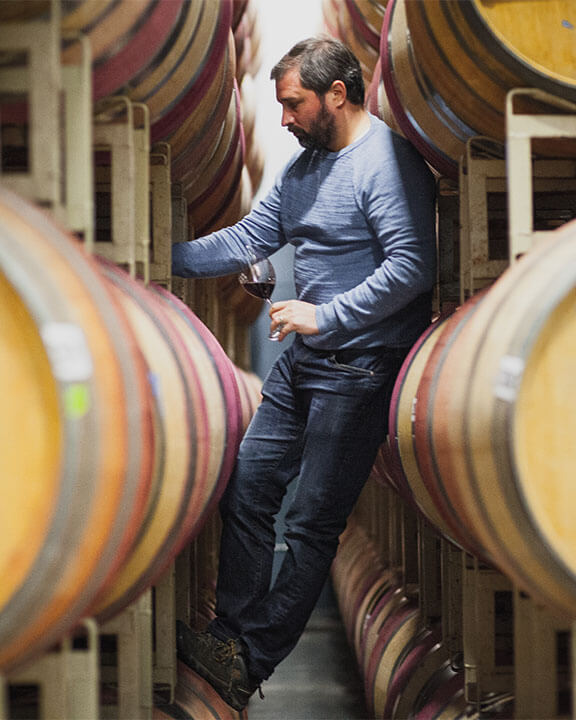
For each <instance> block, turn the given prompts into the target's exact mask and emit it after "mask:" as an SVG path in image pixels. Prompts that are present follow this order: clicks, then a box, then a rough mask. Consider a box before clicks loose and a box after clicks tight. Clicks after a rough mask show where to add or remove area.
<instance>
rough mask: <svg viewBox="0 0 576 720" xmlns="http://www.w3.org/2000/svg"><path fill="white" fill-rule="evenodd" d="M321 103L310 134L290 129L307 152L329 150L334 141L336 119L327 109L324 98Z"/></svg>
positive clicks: (294, 128)
mask: <svg viewBox="0 0 576 720" xmlns="http://www.w3.org/2000/svg"><path fill="white" fill-rule="evenodd" d="M321 103H322V104H321V107H320V109H319V110H318V113H317V114H316V117H315V118H314V120H313V121H312V122H311V124H310V130H309V131H308V132H306V130H302V129H301V128H297V127H289V128H288V130H289V131H290V132H291V133H292V134H293V135H294V136H295V137H296V139H297V140H298V142H299V143H300V145H302V147H303V148H306V149H307V150H329V149H330V145H331V144H332V140H333V139H334V117H333V116H332V115H331V114H330V113H329V112H328V110H327V109H326V105H325V104H324V98H322V99H321Z"/></svg>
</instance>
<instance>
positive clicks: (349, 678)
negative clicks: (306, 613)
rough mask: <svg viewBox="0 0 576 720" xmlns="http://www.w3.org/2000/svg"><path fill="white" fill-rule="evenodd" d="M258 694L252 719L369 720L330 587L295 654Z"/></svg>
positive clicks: (252, 706)
mask: <svg viewBox="0 0 576 720" xmlns="http://www.w3.org/2000/svg"><path fill="white" fill-rule="evenodd" d="M262 691H263V692H264V696H265V697H264V700H261V699H260V698H259V697H258V695H257V694H256V695H255V696H254V698H253V699H252V700H251V701H250V704H249V706H248V712H247V714H248V720H366V718H367V714H366V709H365V705H364V696H363V690H362V684H361V679H360V675H359V673H358V670H357V668H356V663H355V659H354V657H353V655H352V652H351V650H350V647H349V645H348V641H347V639H346V636H345V634H344V628H343V626H342V623H341V621H340V617H339V615H338V610H337V608H336V606H335V601H334V599H333V596H332V593H331V590H330V588H327V589H326V590H325V592H324V593H323V597H322V598H321V600H320V602H319V603H318V606H317V608H316V610H315V611H314V613H313V615H312V617H311V618H310V621H309V623H308V625H307V627H306V630H305V632H304V634H303V635H302V637H301V638H300V641H299V642H298V645H297V646H296V647H295V649H294V650H293V651H292V653H291V654H290V655H289V656H288V657H287V658H286V659H285V660H284V661H283V662H282V663H281V664H280V665H279V666H278V667H277V668H276V671H275V672H274V674H273V675H272V677H271V678H270V679H269V680H268V681H267V682H266V683H264V684H263V686H262Z"/></svg>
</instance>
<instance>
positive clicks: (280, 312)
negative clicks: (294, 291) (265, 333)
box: [269, 300, 319, 342]
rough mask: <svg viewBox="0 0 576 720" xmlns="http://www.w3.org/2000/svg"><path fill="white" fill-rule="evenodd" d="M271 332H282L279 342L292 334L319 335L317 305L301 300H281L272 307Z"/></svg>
mask: <svg viewBox="0 0 576 720" xmlns="http://www.w3.org/2000/svg"><path fill="white" fill-rule="evenodd" d="M269 315H270V318H271V320H272V322H271V323H270V331H271V332H274V330H276V329H278V330H280V335H279V336H278V340H280V342H281V341H282V340H284V338H285V337H286V335H288V334H289V333H291V332H298V333H300V334H301V335H318V332H319V331H318V325H317V324H316V305H312V303H307V302H302V301H301V300H279V301H278V302H275V303H274V304H273V305H272V306H271V307H270V313H269Z"/></svg>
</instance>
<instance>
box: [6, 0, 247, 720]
mask: <svg viewBox="0 0 576 720" xmlns="http://www.w3.org/2000/svg"><path fill="white" fill-rule="evenodd" d="M66 39H67V40H70V41H71V42H74V43H77V44H78V46H79V52H78V53H77V57H78V62H77V63H75V64H74V63H70V64H64V63H63V62H62V61H61V56H60V47H61V34H60V3H59V2H58V0H51V12H50V18H49V20H48V21H44V20H41V21H26V22H23V23H11V24H10V25H9V26H7V25H4V26H0V47H1V48H2V50H3V51H8V52H14V53H21V54H22V55H23V56H24V55H25V56H26V58H27V62H26V65H25V66H24V67H18V68H17V69H14V68H12V67H2V68H0V88H1V92H2V93H3V94H9V95H14V96H16V97H20V96H23V95H25V96H26V98H27V101H28V103H29V111H28V118H29V122H30V131H29V138H30V142H29V149H28V151H27V156H26V161H25V162H24V165H23V166H20V167H16V168H11V167H2V168H1V169H0V182H1V183H2V184H3V185H5V186H6V187H8V188H11V189H12V190H14V191H15V192H16V193H18V194H20V195H22V196H24V197H26V198H28V199H30V200H32V201H33V202H35V203H37V204H38V205H40V206H42V207H44V208H47V209H48V210H49V211H50V212H51V213H52V214H53V215H54V216H55V217H56V218H57V219H58V220H59V221H60V222H62V223H63V224H64V225H65V226H67V227H68V228H69V229H70V230H72V231H73V232H74V233H75V234H76V235H77V236H78V238H79V239H80V240H81V241H82V242H83V243H84V244H85V246H86V249H87V250H88V251H89V252H92V253H95V254H97V255H99V256H102V257H104V258H106V259H108V260H110V261H112V262H113V263H116V264H117V265H119V266H122V267H123V268H124V269H126V270H127V271H128V272H129V273H130V275H131V276H132V277H136V278H138V279H140V280H142V281H143V282H144V283H146V284H148V283H154V284H156V285H159V286H161V287H164V288H166V289H167V290H171V291H173V292H174V293H175V294H176V295H178V296H180V297H182V298H183V299H185V300H187V301H190V300H191V299H195V300H196V301H197V302H195V309H196V308H198V313H199V314H200V313H202V314H203V318H204V320H205V322H206V324H207V325H209V326H211V327H212V328H215V329H216V330H217V331H218V332H219V333H220V336H221V337H223V339H224V341H225V343H226V352H227V354H228V356H229V357H230V358H235V359H237V360H238V362H239V365H240V366H243V367H246V368H247V367H249V363H248V353H249V343H248V332H247V325H246V326H245V327H240V328H238V327H233V325H234V316H233V314H232V313H229V312H224V310H223V308H221V306H220V302H219V300H218V293H217V292H214V291H215V290H216V288H215V287H214V286H211V287H207V286H202V287H197V288H196V287H195V286H194V284H193V283H192V282H191V281H183V280H181V279H179V278H172V277H171V272H170V270H171V244H172V243H173V242H176V241H179V240H186V239H189V236H190V232H189V228H188V219H187V213H186V203H185V201H184V199H183V197H182V193H181V188H180V186H179V184H178V183H173V182H172V180H171V156H170V146H169V144H168V143H164V142H158V143H155V144H153V145H152V146H151V145H150V124H149V118H148V108H147V107H146V106H145V105H143V104H141V103H136V102H133V101H132V100H130V99H129V98H127V97H123V96H114V97H110V98H105V99H104V100H103V101H101V102H99V103H97V104H96V105H94V104H93V101H92V75H91V55H90V45H89V43H88V42H86V39H85V38H84V37H83V36H81V35H75V36H68V35H66ZM59 98H62V99H63V103H62V106H60V103H59ZM55 139H58V140H57V141H55ZM11 142H14V143H15V145H19V144H20V143H21V145H22V147H23V148H24V147H26V138H20V137H16V138H14V139H12V140H11ZM95 218H96V219H97V220H96V221H95ZM215 523H217V520H215V519H213V520H209V521H208V522H207V524H206V526H205V529H204V532H203V537H206V536H207V535H208V536H209V535H210V533H212V534H214V532H215V531H214V530H211V529H210V528H211V527H212V526H214V524H215ZM192 553H193V554H195V556H197V559H198V562H199V563H201V564H203V566H204V567H205V568H207V569H208V570H209V571H210V570H211V566H210V556H211V553H210V552H209V551H206V550H205V548H204V547H203V541H202V539H201V538H200V539H198V540H195V541H193V542H192V543H191V544H190V545H189V546H188V547H187V548H186V549H185V550H184V551H183V552H182V554H181V556H180V557H179V558H178V560H177V561H176V562H172V563H171V565H170V567H169V568H168V569H167V571H166V572H165V574H164V576H163V578H162V579H161V580H160V581H158V582H157V583H156V584H155V585H154V586H153V587H151V588H150V589H149V590H147V591H146V592H145V593H144V594H143V595H142V596H141V597H140V598H139V599H138V600H137V601H135V602H134V603H133V604H132V605H131V606H129V607H128V608H127V609H126V610H124V611H123V612H121V613H120V614H119V615H117V616H115V617H113V618H112V619H109V620H106V621H104V622H98V621H97V620H95V619H94V618H90V617H88V618H86V619H85V620H84V621H83V622H82V623H81V624H80V625H79V626H78V627H77V628H76V629H75V630H74V632H73V633H72V634H71V635H70V636H69V637H65V638H63V639H62V642H61V643H59V644H58V645H57V646H55V647H53V648H51V649H50V650H49V651H48V652H46V653H45V654H44V655H42V656H41V657H39V658H38V659H37V660H35V661H33V662H31V663H29V664H27V665H26V666H25V667H24V668H21V669H18V670H16V671H14V672H13V673H10V674H9V675H7V676H0V718H1V719H2V720H10V718H11V717H12V709H13V708H12V698H13V697H14V694H15V693H17V692H18V691H20V692H22V688H24V696H25V695H26V690H30V689H31V688H32V690H31V694H30V705H31V707H32V706H33V707H34V712H36V713H37V714H38V716H39V717H41V718H46V719H48V718H56V717H58V718H85V719H86V720H90V719H92V718H94V720H95V719H96V718H100V717H115V718H118V719H119V720H120V719H121V718H123V719H124V720H134V718H139V720H145V719H146V718H151V717H152V712H153V707H154V704H155V703H156V704H158V703H160V704H166V703H167V704H170V703H172V702H173V701H174V695H175V688H176V683H177V678H178V664H177V659H176V640H175V619H176V615H177V612H178V617H180V618H182V619H183V620H185V621H188V622H190V612H191V611H190V603H193V604H194V606H195V607H199V606H200V605H201V604H202V599H201V598H200V593H204V594H205V592H206V591H205V590H204V589H202V587H201V580H202V579H201V578H195V577H193V576H192V574H191V570H190V562H189V559H190V556H191V554H192ZM204 556H206V557H207V558H208V559H206V558H205V557H204ZM176 573H177V574H178V581H177V582H176V579H175V578H176ZM25 701H26V700H25ZM234 716H236V714H235V715H234Z"/></svg>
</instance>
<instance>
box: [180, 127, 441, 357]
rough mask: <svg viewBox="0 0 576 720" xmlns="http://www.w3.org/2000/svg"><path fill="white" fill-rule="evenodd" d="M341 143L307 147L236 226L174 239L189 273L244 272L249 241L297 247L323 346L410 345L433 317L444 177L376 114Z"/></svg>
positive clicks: (261, 246)
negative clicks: (438, 191)
mask: <svg viewBox="0 0 576 720" xmlns="http://www.w3.org/2000/svg"><path fill="white" fill-rule="evenodd" d="M370 119H371V127H370V129H369V131H368V132H367V133H365V134H364V135H363V136H362V137H360V138H359V139H358V140H356V141H355V142H354V143H352V144H351V145H348V146H347V147H345V148H344V149H343V150H340V151H339V152H327V151H317V150H315V151H311V150H303V151H302V152H300V153H299V154H298V155H296V156H295V158H293V159H292V160H291V161H290V162H289V163H288V165H287V166H286V167H285V168H284V170H283V172H282V173H281V174H280V175H279V177H278V179H277V181H276V183H275V184H274V187H273V188H272V190H271V191H270V193H269V194H268V195H267V197H266V198H265V199H264V200H263V201H262V202H261V203H259V204H258V205H257V206H256V207H255V208H254V209H253V210H252V211H251V212H250V213H249V214H248V215H247V216H246V217H244V218H243V219H242V220H241V221H240V222H238V223H236V224H235V225H233V226H232V227H229V228H225V229H223V230H219V231H217V232H215V233H212V234H210V235H207V236H205V237H203V238H199V239H197V240H192V241H190V242H183V243H176V244H174V246H173V254H172V271H173V274H174V275H178V276H182V277H201V276H204V277H216V276H219V275H228V274H230V273H235V272H238V271H239V270H240V269H242V267H243V265H245V263H246V261H247V257H248V252H247V246H251V247H252V248H253V249H254V251H255V252H256V254H257V255H259V256H267V255H270V254H271V253H273V252H275V251H276V250H278V249H279V248H280V247H281V246H282V245H284V244H285V243H291V244H292V245H294V247H295V259H294V282H295V286H296V290H297V293H298V299H299V300H304V301H306V302H310V303H314V304H315V305H317V306H318V307H317V310H316V320H317V323H318V327H319V330H320V334H319V335H309V336H304V337H303V340H304V342H305V343H306V344H307V345H308V346H310V347H315V348H319V349H334V348H345V347H346V348H349V347H358V348H366V347H377V346H382V345H384V346H399V345H403V346H405V345H411V344H412V343H413V342H414V341H415V340H416V339H417V338H418V336H419V335H420V334H421V333H422V332H423V330H424V329H425V328H426V327H427V326H428V324H429V323H430V311H431V288H432V286H433V284H434V282H435V279H436V234H435V189H434V188H435V184H434V179H433V176H432V174H431V172H430V171H429V169H428V168H427V166H426V164H425V163H424V161H423V160H422V158H421V157H420V155H419V154H418V153H417V151H416V150H415V149H414V148H413V147H412V145H411V144H410V143H409V142H408V141H407V140H405V139H403V138H401V137H400V136H398V135H396V134H395V133H393V132H392V131H391V130H390V129H389V128H388V126H387V125H386V124H385V123H383V122H382V121H381V120H379V119H378V118H376V117H374V116H371V118H370Z"/></svg>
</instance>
